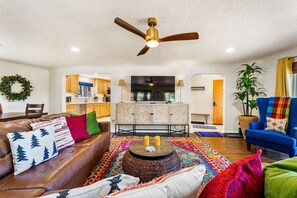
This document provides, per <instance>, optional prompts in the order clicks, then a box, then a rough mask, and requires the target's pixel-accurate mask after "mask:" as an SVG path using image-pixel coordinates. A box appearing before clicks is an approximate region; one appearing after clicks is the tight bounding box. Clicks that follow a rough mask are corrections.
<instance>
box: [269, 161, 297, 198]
mask: <svg viewBox="0 0 297 198" xmlns="http://www.w3.org/2000/svg"><path fill="white" fill-rule="evenodd" d="M296 164H297V158H296V157H294V158H289V159H285V160H281V161H278V162H274V163H272V164H269V165H267V166H265V168H264V175H265V182H264V195H265V197H267V198H280V197H296V196H297V179H296V176H297V166H296Z"/></svg>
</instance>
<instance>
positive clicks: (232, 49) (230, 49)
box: [225, 47, 235, 54]
mask: <svg viewBox="0 0 297 198" xmlns="http://www.w3.org/2000/svg"><path fill="white" fill-rule="evenodd" d="M234 50H235V49H234V48H232V47H230V48H227V49H225V52H226V53H227V54H229V53H232V52H234Z"/></svg>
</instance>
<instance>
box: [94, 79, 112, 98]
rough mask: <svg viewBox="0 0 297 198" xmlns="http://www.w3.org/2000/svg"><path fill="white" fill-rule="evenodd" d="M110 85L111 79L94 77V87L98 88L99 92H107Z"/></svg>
mask: <svg viewBox="0 0 297 198" xmlns="http://www.w3.org/2000/svg"><path fill="white" fill-rule="evenodd" d="M109 87H110V81H109V80H104V79H99V78H95V79H94V88H95V89H97V93H98V94H107V90H108V88H109Z"/></svg>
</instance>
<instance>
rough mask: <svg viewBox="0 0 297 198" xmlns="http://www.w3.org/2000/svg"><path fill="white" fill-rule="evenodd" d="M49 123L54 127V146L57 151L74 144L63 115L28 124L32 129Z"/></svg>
mask: <svg viewBox="0 0 297 198" xmlns="http://www.w3.org/2000/svg"><path fill="white" fill-rule="evenodd" d="M50 125H52V126H53V127H54V130H55V141H56V146H57V148H58V150H59V151H60V150H62V149H64V148H66V147H68V146H71V145H73V144H74V140H73V138H72V136H71V133H70V130H69V127H68V126H67V122H66V118H65V117H60V118H56V119H53V120H50V121H44V122H37V123H32V124H30V126H31V127H32V129H33V130H36V129H39V128H42V127H46V126H50Z"/></svg>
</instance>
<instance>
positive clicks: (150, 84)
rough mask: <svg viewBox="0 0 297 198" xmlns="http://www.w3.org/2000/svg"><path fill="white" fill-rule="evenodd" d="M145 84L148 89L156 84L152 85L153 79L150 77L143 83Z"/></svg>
mask: <svg viewBox="0 0 297 198" xmlns="http://www.w3.org/2000/svg"><path fill="white" fill-rule="evenodd" d="M145 82H146V83H147V84H148V86H150V87H152V86H154V85H155V84H156V83H154V81H153V77H150V80H146V81H145Z"/></svg>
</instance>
